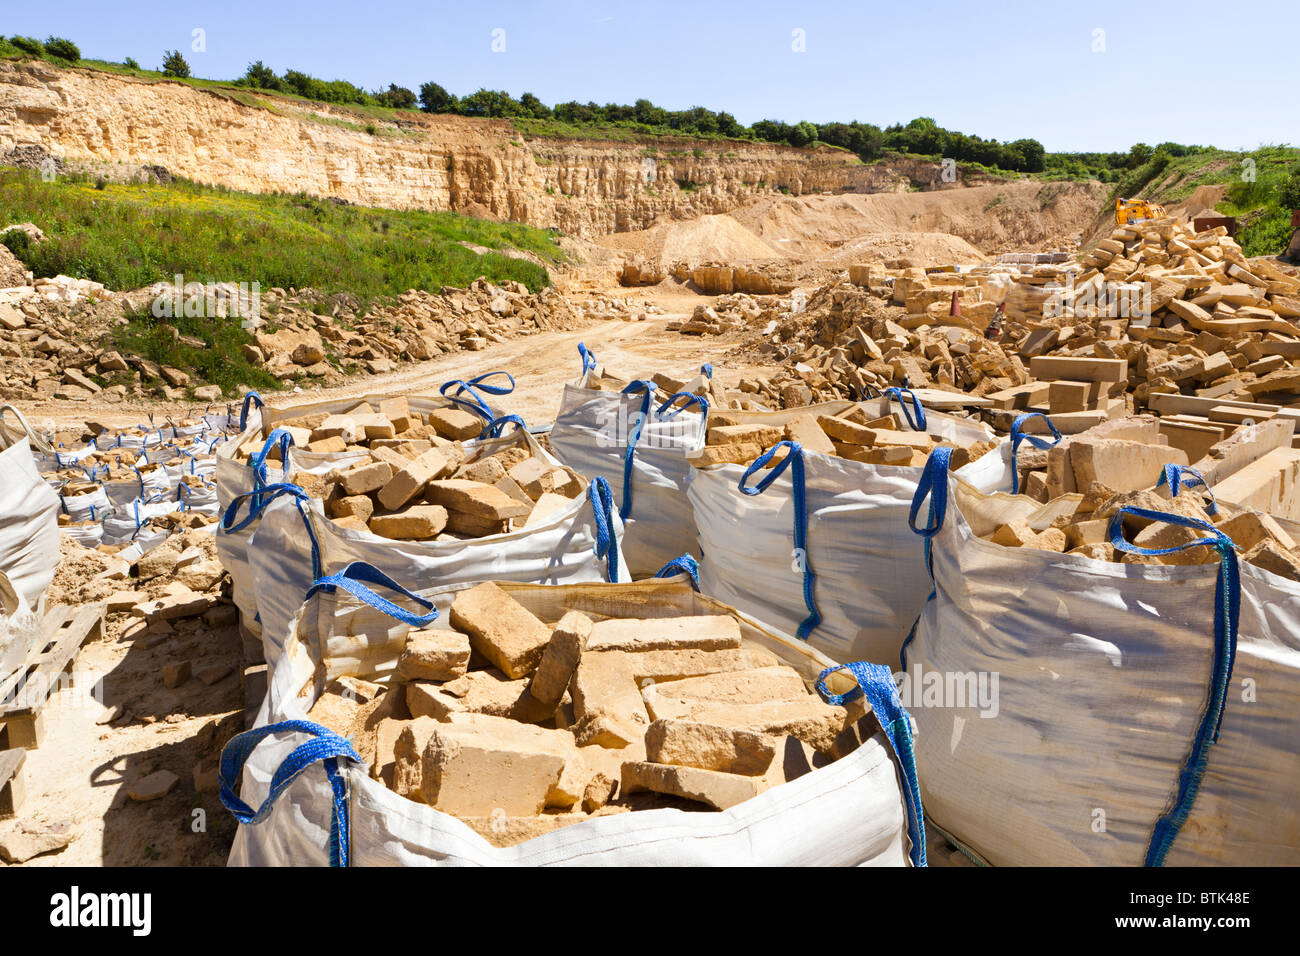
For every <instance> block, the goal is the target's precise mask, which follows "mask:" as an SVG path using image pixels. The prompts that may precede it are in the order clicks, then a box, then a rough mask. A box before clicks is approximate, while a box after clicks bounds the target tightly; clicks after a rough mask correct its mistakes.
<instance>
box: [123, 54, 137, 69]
mask: <svg viewBox="0 0 1300 956" xmlns="http://www.w3.org/2000/svg"><path fill="white" fill-rule="evenodd" d="M122 65H123V66H124V67H126V68H127V69H128V70H138V69H140V64H139V63H137V62H136V61H135V57H130V56H128V57H127V58H126V59H125V60H123V61H122Z"/></svg>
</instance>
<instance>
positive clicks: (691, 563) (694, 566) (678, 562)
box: [654, 554, 700, 592]
mask: <svg viewBox="0 0 1300 956" xmlns="http://www.w3.org/2000/svg"><path fill="white" fill-rule="evenodd" d="M678 574H688V575H690V578H691V587H692V588H694V589H695V590H696V591H697V592H698V591H699V590H700V563H699V562H698V561H696V560H695V557H694V556H693V555H689V554H683V555H679V556H678V557H676V558H673V559H672V560H671V561H669V562H668V563H667V564H665V565H664V566H663V567H662V568H660V569H659V570H658V571H656V572H655V574H654V576H655V577H657V578H671V577H674V576H675V575H678Z"/></svg>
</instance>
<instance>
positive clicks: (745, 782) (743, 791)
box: [622, 761, 765, 810]
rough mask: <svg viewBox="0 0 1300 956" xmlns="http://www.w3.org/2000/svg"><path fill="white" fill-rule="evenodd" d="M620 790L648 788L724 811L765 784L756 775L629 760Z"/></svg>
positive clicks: (741, 801) (742, 801)
mask: <svg viewBox="0 0 1300 956" xmlns="http://www.w3.org/2000/svg"><path fill="white" fill-rule="evenodd" d="M622 789H623V792H624V793H635V792H636V791H638V790H650V791H652V792H654V793H663V794H668V795H669V796H674V797H681V798H682V799H684V800H694V801H695V802H697V803H704V804H707V805H708V806H711V807H713V808H714V809H716V810H726V809H727V808H728V807H734V806H735V805H736V804H738V803H744V802H745V801H746V800H749V799H751V798H752V797H756V796H758V795H759V794H760V793H762V792H763V790H764V789H765V786H764V783H763V781H762V779H761V778H758V777H746V776H742V775H741V774H735V773H721V772H719V771H717V770H700V769H698V768H696V767H674V766H669V765H667V764H658V763H648V762H645V761H630V762H628V763H625V764H624V765H623V781H622Z"/></svg>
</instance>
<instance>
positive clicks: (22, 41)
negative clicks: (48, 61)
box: [9, 37, 45, 56]
mask: <svg viewBox="0 0 1300 956" xmlns="http://www.w3.org/2000/svg"><path fill="white" fill-rule="evenodd" d="M9 42H10V43H12V44H13V45H14V46H16V47H18V49H20V50H22V51H23V52H24V53H30V54H31V55H32V56H44V55H45V44H44V43H42V42H41V41H40V40H38V39H36V38H35V37H10V38H9Z"/></svg>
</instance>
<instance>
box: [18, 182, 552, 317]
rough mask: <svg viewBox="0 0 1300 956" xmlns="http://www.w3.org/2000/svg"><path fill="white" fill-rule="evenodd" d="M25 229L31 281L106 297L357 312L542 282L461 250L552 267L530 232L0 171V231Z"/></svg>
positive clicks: (520, 267)
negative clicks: (215, 285) (243, 285)
mask: <svg viewBox="0 0 1300 956" xmlns="http://www.w3.org/2000/svg"><path fill="white" fill-rule="evenodd" d="M24 221H30V222H34V223H35V224H36V225H37V226H39V227H40V228H41V229H42V230H44V232H45V234H46V236H47V237H48V239H47V241H46V242H42V243H39V244H35V245H31V246H28V247H27V248H25V249H22V250H15V254H16V255H17V256H18V257H19V258H20V259H22V260H23V261H24V262H25V263H26V264H27V267H28V268H29V269H31V270H32V271H33V272H34V273H35V274H36V275H37V276H53V275H57V274H60V273H62V274H64V275H71V276H76V277H78V278H86V279H93V280H94V281H96V282H102V283H104V285H106V286H108V287H109V288H110V289H115V290H125V289H135V288H139V287H141V286H145V285H149V284H151V283H153V282H158V281H170V280H171V279H172V277H173V276H174V275H175V274H177V273H181V274H183V275H184V276H185V281H186V282H259V283H261V286H262V288H263V289H270V288H272V287H275V286H279V287H281V288H290V287H293V288H304V287H308V286H310V287H311V288H314V289H317V290H319V291H321V292H323V293H326V294H331V293H334V292H351V293H353V294H355V295H357V296H358V297H359V298H360V299H361V300H362V302H363V303H368V302H369V301H370V300H371V299H373V298H375V297H378V296H387V295H395V294H398V293H400V292H404V291H405V290H407V289H412V288H415V289H430V290H435V291H436V290H437V289H438V288H440V287H441V286H444V285H449V286H458V287H464V286H467V285H469V283H471V282H473V281H474V279H476V278H477V277H479V276H481V275H482V276H486V277H487V278H488V279H489V280H491V281H493V282H498V283H499V282H504V281H507V280H512V279H513V280H516V281H519V282H522V283H524V285H526V286H527V287H528V288H529V289H531V290H533V291H537V290H538V289H541V288H542V287H544V286H546V285H548V284H549V281H550V280H549V277H548V275H547V272H546V270H545V269H544V268H543V267H542V266H540V265H537V264H536V263H533V262H530V261H527V260H524V259H518V258H512V257H510V256H506V255H502V254H500V253H496V252H491V253H485V254H483V255H479V254H477V253H475V252H472V251H470V250H469V249H467V248H465V247H464V246H461V245H460V244H459V243H461V242H468V243H472V244H474V245H477V246H483V247H486V248H488V249H506V248H509V247H513V248H515V249H519V250H522V251H525V252H530V253H533V254H535V255H536V256H538V257H539V258H540V259H541V260H542V261H543V262H547V263H556V262H559V261H561V260H562V259H563V253H562V252H561V251H560V249H559V247H558V246H557V245H556V243H555V240H554V238H553V237H552V236H551V235H550V234H548V233H547V232H545V231H543V230H541V229H537V228H534V227H532V226H524V225H520V224H517V223H496V222H489V221H486V220H481V219H473V218H470V217H468V216H462V215H459V214H457V213H450V212H422V211H418V210H407V211H394V210H387V209H372V208H367V207H360V206H339V205H336V204H334V203H331V202H327V201H324V200H319V199H312V198H308V197H306V196H301V195H297V196H291V195H254V194H249V193H240V192H235V191H232V190H228V189H223V188H219V187H208V186H199V185H196V184H194V183H189V182H185V181H176V182H174V183H172V184H170V185H167V186H163V185H159V184H147V185H146V184H140V185H129V184H115V183H108V184H107V185H105V186H104V188H102V189H97V188H95V183H94V182H92V181H90V180H88V179H85V178H76V177H72V178H62V177H61V178H60V179H58V180H56V181H54V182H44V181H42V180H41V178H40V177H39V176H38V175H37V174H35V173H34V172H32V171H30V170H18V169H3V170H0V222H24Z"/></svg>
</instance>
